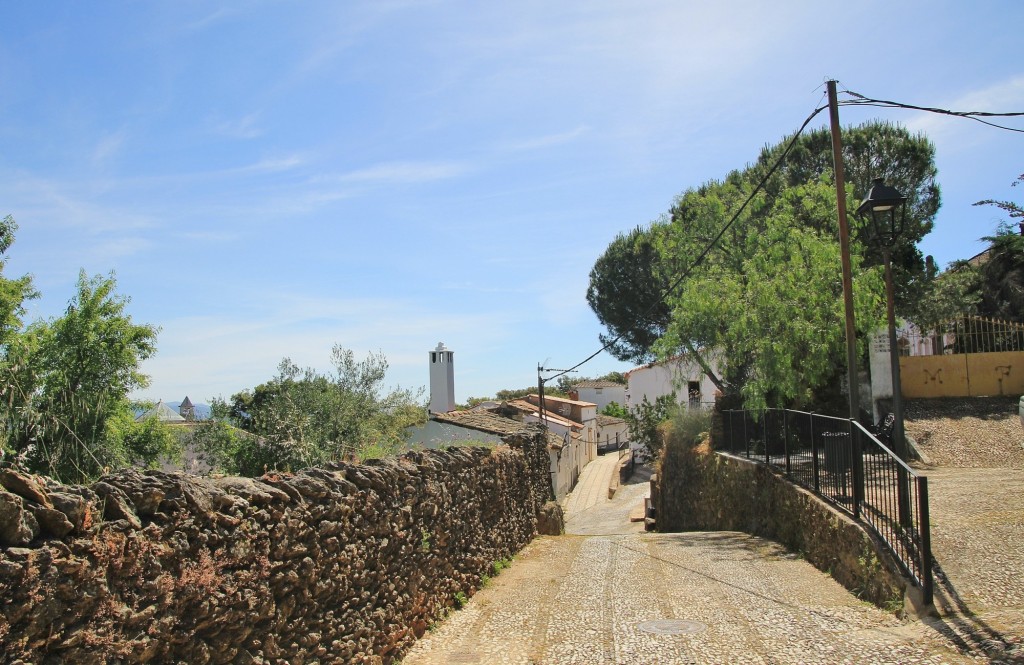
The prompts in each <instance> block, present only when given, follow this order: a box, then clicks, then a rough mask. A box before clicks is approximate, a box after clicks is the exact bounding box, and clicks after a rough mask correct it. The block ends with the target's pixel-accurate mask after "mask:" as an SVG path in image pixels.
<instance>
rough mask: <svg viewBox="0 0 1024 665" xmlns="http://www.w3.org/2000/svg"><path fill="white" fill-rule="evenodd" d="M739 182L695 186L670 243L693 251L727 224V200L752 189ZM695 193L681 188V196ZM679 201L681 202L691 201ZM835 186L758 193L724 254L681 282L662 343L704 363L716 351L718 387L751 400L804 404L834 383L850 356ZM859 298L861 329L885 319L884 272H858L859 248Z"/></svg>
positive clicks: (759, 404)
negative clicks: (767, 196) (685, 217)
mask: <svg viewBox="0 0 1024 665" xmlns="http://www.w3.org/2000/svg"><path fill="white" fill-rule="evenodd" d="M742 188H743V184H742V182H732V183H726V185H725V187H724V191H723V192H714V188H709V189H708V190H706V191H705V192H703V193H701V192H694V193H692V196H693V197H695V198H696V201H695V205H697V206H699V207H701V208H702V212H701V214H699V215H696V216H695V217H693V219H692V223H689V224H682V223H679V222H674V225H673V233H672V234H671V235H670V236H669V238H670V240H671V244H670V245H669V246H668V250H669V251H676V252H689V251H692V249H691V248H692V247H693V246H695V245H700V244H701V242H702V240H703V237H704V234H705V233H706V232H707V229H708V227H710V228H720V220H719V219H718V217H719V216H724V215H726V214H728V210H729V206H728V205H726V204H725V201H728V200H729V199H731V198H734V197H737V198H738V197H745V196H746V194H745V193H744V192H743V191H742ZM687 196H691V194H688V195H684V199H685V198H686V197H687ZM688 204H689V202H688V201H685V200H684V201H682V202H681V205H682V206H685V205H688ZM834 205H835V203H834V189H833V188H832V186H831V185H830V184H829V183H828V182H827V181H826V180H825V179H824V178H822V179H820V180H819V181H818V182H815V183H810V184H808V185H804V186H797V187H788V188H786V189H785V190H784V191H783V192H782V193H781V194H780V195H779V196H777V197H775V198H774V199H773V200H757V201H755V204H754V205H753V206H752V208H753V210H752V212H751V214H749V215H747V214H745V215H743V216H742V217H740V218H739V219H738V220H737V222H736V223H735V225H734V226H733V227H732V229H731V230H730V234H729V236H730V237H729V240H728V242H727V243H725V244H724V245H723V247H722V250H721V251H719V252H713V253H712V254H710V255H709V256H708V259H707V261H705V263H704V264H702V265H701V266H700V267H699V268H697V269H696V270H694V271H693V272H692V273H691V274H690V276H689V277H688V278H687V279H685V280H683V281H682V282H681V283H680V285H679V288H678V289H677V291H676V292H675V294H674V295H673V296H672V297H670V299H669V302H670V303H671V305H672V307H673V310H672V321H671V323H670V324H669V326H668V330H667V331H666V333H665V335H664V336H663V337H662V339H661V340H660V341H659V342H658V344H657V346H656V348H657V349H658V350H659V353H660V355H661V356H662V357H668V356H671V355H676V354H680V353H686V354H687V355H689V356H690V357H693V358H695V359H696V360H697V361H698V362H701V363H702V364H704V365H706V364H707V355H706V354H705V353H704V351H703V350H705V349H713V350H715V354H716V361H717V364H718V366H719V367H723V368H724V372H723V376H722V377H719V378H720V382H719V383H718V385H719V388H720V389H722V390H723V392H724V393H725V394H739V395H742V397H743V399H744V403H745V404H746V405H747V406H748V407H749V408H755V409H760V408H764V407H766V406H780V405H783V404H793V403H795V404H798V405H800V404H806V403H808V402H809V401H812V400H814V399H815V398H816V391H818V389H819V388H821V387H823V386H827V385H829V384H832V383H835V379H836V377H837V375H838V374H840V373H841V370H842V366H843V361H844V359H845V358H844V354H843V348H844V334H843V331H844V327H843V320H844V310H843V298H842V290H841V281H840V278H839V269H838V268H839V265H840V256H839V242H838V239H837V237H838V232H837V230H836V228H835V226H836V222H835V221H834V219H835V215H834V212H833V209H834ZM852 259H853V264H854V270H855V280H854V301H855V307H856V310H857V311H856V320H857V324H858V327H859V330H860V332H861V333H866V332H868V331H870V330H873V329H874V328H876V327H877V326H878V325H880V324H881V322H882V321H883V318H882V316H883V313H884V306H883V302H882V294H883V293H884V290H883V287H882V282H881V275H880V270H879V269H878V268H873V269H870V270H860V269H859V268H860V264H861V251H860V247H859V246H856V245H855V246H854V251H853V257H852Z"/></svg>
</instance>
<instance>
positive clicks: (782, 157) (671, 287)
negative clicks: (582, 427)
mask: <svg viewBox="0 0 1024 665" xmlns="http://www.w3.org/2000/svg"><path fill="white" fill-rule="evenodd" d="M827 108H828V106H827V105H825V106H819V107H818V108H816V109H814V111H812V112H811V114H810V115H809V116H807V119H806V120H804V122H803V124H802V125H800V129H798V130H796V133H795V134H793V138H792V139H790V141H789V143H788V144H786V148H785V150H783V151H782V154H781V155H780V156H779V158H778V159H777V160H776V161H775V163H774V164H772V167H771V168H770V169H768V172H767V173H765V175H764V177H763V178H761V181H760V182H758V183H757V186H756V187H754V190H753V191H752V192H751V193H750V195H749V196H748V197H747V199H746V200H745V201H744V202H743V204H742V205H741V206H740V207H739V209H738V210H737V211H736V213H735V214H734V215H733V216H732V218H731V219H730V220H729V221H728V222H726V223H725V225H724V226H722V228H721V230H719V232H718V234H717V235H716V236H715V237H714V238H712V239H711V242H709V243H708V245H707V246H706V247H705V248H704V251H702V252H701V253H700V255H699V256H698V257H697V258H696V259H695V260H694V261H693V263H691V264H690V265H689V266H688V267H687V268H686V270H684V271H683V272H682V273H681V274H680V275H679V276H678V277H677V278H676V279H675V281H673V282H672V283H671V284H670V285H669V286H668V288H666V289H665V290H664V291H663V292H662V293H661V295H660V296H659V298H658V299H657V300H656V301H655V302H654V303H653V304H652V305H651V306H650V307H648V308H647V311H645V312H644V313H643V314H641V315H640V316H639V317H638V318H639V319H641V320H642V319H646V318H647V317H648V316H649V315H650V314H651V312H653V311H654V309H655V307H658V306H659V305H661V303H662V302H663V301H664V300H665V299H666V298H667V297H668V296H670V295H671V294H672V293H673V292H674V291H675V290H676V288H678V287H679V285H680V284H681V283H682V282H683V280H684V279H686V278H687V277H689V276H690V273H692V272H693V270H694V269H695V268H697V267H698V266H700V265H701V264H702V263H703V262H704V259H705V258H707V256H708V254H710V253H711V250H712V249H714V248H715V245H717V244H718V241H719V240H721V239H722V236H724V235H725V232H726V231H728V230H729V228H730V227H731V226H732V225H733V224H734V223H735V222H736V220H737V219H739V216H740V215H741V214H742V213H743V211H744V210H745V209H746V208H747V205H749V204H750V202H751V201H752V200H753V199H754V197H755V196H757V194H758V193H759V192H760V191H761V190H762V189H763V188H764V185H765V183H767V182H768V179H769V178H771V177H772V175H774V173H775V171H777V170H778V168H779V167H780V166H781V165H782V163H783V162H784V161H785V160H786V157H787V156H788V155H789V151H790V150H792V149H793V146H794V145H796V141H797V139H798V138H800V134H802V133H803V131H804V130H805V129H807V125H809V124H811V121H812V120H814V118H815V117H816V116H817V115H818V114H819V113H821V112H822V111H824V110H825V109H827ZM625 335H626V331H623V332H621V333H619V335H618V336H617V337H615V339H613V340H611V341H610V342H608V343H607V344H605V345H604V346H602V347H601V348H600V349H598V350H597V351H595V352H594V353H592V354H590V355H589V356H587V357H586V358H585V359H584V360H582V361H580V362H579V363H577V364H575V365H573V366H572V367H570V368H569V369H567V370H562V371H561V372H560V373H559V374H555V375H554V376H551V377H548V378H547V379H542V381H543V382H545V383H546V382H548V381H552V380H554V379H557V378H558V377H560V376H563V375H565V374H568V373H569V372H572V371H574V370H576V369H578V368H579V367H582V366H583V365H585V364H587V363H588V362H590V361H591V360H593V359H594V358H596V357H597V356H599V355H600V354H601V353H603V352H605V351H607V350H608V349H609V348H610V347H612V346H614V345H615V344H616V343H617V342H618V341H619V340H621V339H622V338H623V337H624V336H625Z"/></svg>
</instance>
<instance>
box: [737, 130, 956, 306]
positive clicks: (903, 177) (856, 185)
mask: <svg viewBox="0 0 1024 665" xmlns="http://www.w3.org/2000/svg"><path fill="white" fill-rule="evenodd" d="M842 144H843V168H844V171H845V175H846V182H847V184H848V185H849V186H850V188H851V189H852V194H853V198H852V199H851V200H856V201H860V200H861V199H862V198H863V197H864V196H865V195H866V194H867V192H868V190H870V189H871V184H872V181H873V180H874V179H875V178H883V179H884V180H885V182H886V184H888V185H890V186H892V187H895V188H896V189H897V190H899V191H900V192H901V193H903V194H904V195H905V196H906V197H907V210H906V212H907V216H906V228H905V229H904V231H903V234H902V235H901V236H900V238H899V239H898V241H897V243H896V245H895V246H894V247H893V248H892V264H893V286H894V290H895V292H896V309H897V311H899V312H903V311H907V310H909V309H912V307H913V305H914V303H916V302H917V300H918V299H919V298H920V297H921V293H922V290H923V289H924V288H925V286H926V282H927V277H928V275H927V272H926V264H925V260H924V257H923V255H922V254H921V252H920V250H919V249H918V247H917V244H918V243H919V242H920V241H921V239H922V238H924V236H926V235H927V234H928V233H930V232H931V230H932V227H933V225H934V219H935V214H936V213H937V212H938V211H939V206H940V204H941V198H940V192H939V186H938V183H937V181H936V177H937V175H938V170H937V169H936V168H935V146H934V145H933V144H932V142H931V141H929V140H928V138H927V137H925V136H924V135H923V134H911V133H910V132H908V131H907V130H906V128H904V127H900V126H899V125H894V124H892V123H889V122H885V121H871V122H867V123H864V124H861V125H857V126H853V127H844V128H843V129H842ZM783 145H784V142H783V143H780V144H778V145H776V146H774V147H771V148H766V149H765V150H763V151H762V153H761V156H760V158H759V159H758V161H757V164H756V165H755V166H754V168H753V173H754V174H756V175H758V177H759V174H760V173H763V172H765V171H766V170H767V169H768V168H769V167H770V165H771V164H772V163H774V161H775V159H776V158H777V156H778V155H780V154H781V152H782V146H783ZM834 168H835V165H834V159H833V155H832V134H831V131H830V130H829V129H828V128H825V127H822V128H820V129H816V130H812V131H809V132H806V133H805V134H802V135H801V136H800V138H799V139H798V140H797V143H796V145H794V147H793V150H792V151H791V152H790V155H789V156H788V157H787V159H786V161H785V162H784V163H783V165H782V167H781V168H780V169H779V171H778V173H777V174H776V176H775V177H774V178H773V179H772V182H770V183H769V185H768V190H769V192H771V196H774V195H776V194H777V193H780V192H781V191H782V190H784V189H785V188H788V187H793V186H796V185H803V184H806V183H808V182H813V181H815V180H818V179H820V178H821V177H823V176H824V177H826V178H827V180H828V181H829V182H833V183H834V182H835V173H834ZM853 207H856V206H855V205H854V206H853ZM850 222H851V227H852V232H853V233H854V235H859V236H860V240H861V241H862V243H863V245H864V251H863V254H862V258H863V261H864V266H865V267H867V268H870V267H873V266H876V265H882V263H883V258H882V251H881V248H880V247H878V246H876V245H875V244H874V243H872V242H871V240H870V238H867V237H865V236H864V235H863V232H864V231H865V229H864V228H863V226H862V225H861V224H860V222H859V220H858V219H857V218H856V217H855V216H853V215H851V216H850Z"/></svg>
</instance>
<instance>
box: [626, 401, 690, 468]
mask: <svg viewBox="0 0 1024 665" xmlns="http://www.w3.org/2000/svg"><path fill="white" fill-rule="evenodd" d="M678 408H679V405H678V404H677V403H676V395H675V393H672V394H670V395H662V396H661V397H658V398H656V399H655V400H654V403H653V404H652V403H651V401H650V400H648V399H647V396H646V395H644V398H643V400H642V401H641V402H640V403H639V404H637V405H636V406H635V407H634V408H633V409H631V410H629V411H626V413H625V416H624V419H625V421H626V424H627V425H628V426H629V439H630V442H631V443H633V444H638V445H640V446H641V447H642V448H643V450H644V451H645V452H646V453H647V455H648V456H649V457H651V458H654V457H657V456H658V452H659V451H660V450H661V437H659V436H658V426H659V425H661V424H662V423H663V422H665V421H667V420H669V419H670V418H671V417H672V414H673V413H674V412H675V411H676V410H677V409H678Z"/></svg>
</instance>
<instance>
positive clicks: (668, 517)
mask: <svg viewBox="0 0 1024 665" xmlns="http://www.w3.org/2000/svg"><path fill="white" fill-rule="evenodd" d="M664 448H665V450H664V453H663V456H662V458H661V468H660V470H659V472H658V474H657V475H656V476H655V477H654V478H652V479H651V488H652V492H651V497H652V501H653V503H654V508H655V520H656V528H657V530H658V531H664V532H676V531H742V532H744V533H749V534H753V535H756V536H762V537H765V538H769V539H771V540H774V541H777V542H779V543H781V544H783V545H785V546H786V547H787V548H789V549H790V550H791V551H794V552H799V553H800V554H802V555H803V556H804V557H805V558H806V560H807V561H808V562H809V563H811V564H812V565H814V566H815V567H816V568H818V569H819V570H822V571H825V572H827V573H829V574H830V575H831V576H832V577H833V578H835V580H836V581H837V582H839V583H840V584H842V585H843V586H845V587H846V588H847V589H849V590H850V591H852V592H853V593H855V594H856V595H857V596H858V597H860V598H862V599H864V600H867V601H869V602H872V603H874V604H876V605H878V606H879V607H883V608H885V609H888V610H890V611H893V610H896V611H902V610H903V609H904V592H905V590H906V587H907V584H908V582H907V580H906V579H904V578H903V577H902V576H901V575H900V573H899V569H898V567H897V564H896V562H895V561H894V559H893V558H892V556H891V555H890V554H889V552H888V551H887V550H885V548H884V546H883V545H882V544H881V543H880V542H879V541H878V540H877V539H875V538H874V537H873V536H872V535H871V534H870V533H868V532H867V531H866V530H865V529H864V528H863V527H862V526H860V525H859V524H857V523H856V522H854V521H853V520H852V519H850V518H849V517H847V516H846V515H844V514H842V513H840V512H839V511H837V510H835V509H834V508H832V507H830V506H829V505H827V504H826V503H825V502H824V501H822V500H820V499H818V498H817V497H815V496H814V495H813V494H811V493H810V492H808V491H806V490H804V489H802V488H800V487H798V486H796V485H794V484H793V483H791V482H789V481H788V480H786V479H785V478H784V477H783V476H782V475H780V474H778V473H776V472H774V471H773V470H772V469H770V468H769V467H767V466H765V465H763V464H757V463H755V462H752V461H750V460H746V459H742V458H739V457H734V456H732V455H727V454H724V453H716V452H713V451H711V449H710V448H709V447H708V445H707V444H703V445H701V446H698V447H696V448H693V447H684V446H680V445H672V444H670V443H667V444H666V445H665V447H664Z"/></svg>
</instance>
